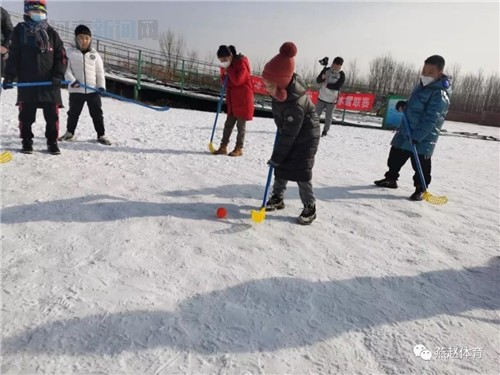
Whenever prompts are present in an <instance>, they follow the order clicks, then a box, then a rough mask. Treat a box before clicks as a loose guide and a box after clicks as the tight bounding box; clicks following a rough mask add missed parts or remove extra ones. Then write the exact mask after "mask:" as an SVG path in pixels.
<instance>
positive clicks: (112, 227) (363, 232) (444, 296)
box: [0, 90, 500, 374]
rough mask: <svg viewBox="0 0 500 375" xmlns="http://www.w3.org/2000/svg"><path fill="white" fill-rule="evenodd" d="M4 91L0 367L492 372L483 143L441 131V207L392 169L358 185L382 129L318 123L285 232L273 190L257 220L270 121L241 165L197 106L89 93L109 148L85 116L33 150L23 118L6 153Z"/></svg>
mask: <svg viewBox="0 0 500 375" xmlns="http://www.w3.org/2000/svg"><path fill="white" fill-rule="evenodd" d="M15 96H16V93H15V90H8V91H4V92H3V93H2V97H1V100H2V105H1V109H2V125H1V132H2V148H3V149H7V150H12V151H13V153H14V159H13V160H12V161H11V162H9V163H7V164H3V165H1V166H0V168H1V172H2V179H1V181H2V186H1V190H2V212H1V221H2V226H1V229H2V266H1V270H2V364H1V372H2V373H4V374H15V373H60V374H69V373H144V374H173V373H216V372H217V373H227V374H230V373H241V374H243V373H254V374H257V373H260V374H266V373H267V374H269V373H327V372H332V373H342V374H367V373H370V374H373V373H388V374H392V373H398V374H402V373H405V374H407V373H414V374H421V373H423V372H424V371H425V372H427V371H428V372H430V373H436V374H438V373H439V374H469V373H478V374H479V373H481V374H493V373H498V369H499V359H498V358H499V354H500V352H499V347H500V345H499V327H500V326H499V323H500V319H499V315H498V313H499V309H500V296H499V289H498V285H499V283H498V282H499V270H500V261H499V258H498V255H499V254H498V249H499V194H498V192H499V143H498V142H492V141H483V140H477V139H468V138H460V137H446V136H442V137H441V138H440V139H439V144H438V146H437V150H436V153H435V154H434V157H433V182H432V184H431V186H430V191H431V192H433V193H434V194H438V195H441V194H444V195H447V196H448V198H449V203H448V204H447V205H444V206H432V205H430V204H428V203H426V202H411V201H409V200H408V199H407V198H408V197H409V195H410V194H411V193H412V192H413V186H412V178H411V176H412V174H413V171H412V170H411V166H410V163H408V165H407V166H405V168H404V170H403V171H402V176H401V178H400V188H399V189H397V190H389V189H381V188H376V187H374V186H373V185H372V183H373V180H375V179H379V178H382V177H383V174H384V172H385V171H386V159H387V156H388V152H389V147H390V146H389V142H390V140H391V137H392V136H393V134H392V132H387V131H381V130H376V129H374V130H371V129H362V128H354V127H342V126H332V129H331V131H330V133H329V136H328V137H327V138H322V139H321V142H320V148H319V151H318V154H317V158H316V165H315V168H314V177H313V184H314V188H315V194H316V198H317V211H318V218H317V220H316V221H315V222H314V223H313V224H312V225H311V226H306V227H303V226H299V225H297V224H296V223H295V220H296V218H297V216H298V215H299V214H300V212H301V209H302V205H301V202H300V199H299V196H298V190H297V187H296V184H294V183H290V185H289V189H288V190H287V194H286V205H287V206H286V209H285V210H282V211H279V212H277V213H268V214H267V216H266V220H265V221H264V222H263V223H261V224H255V223H252V222H251V220H250V210H251V209H258V208H259V207H260V204H261V201H262V195H263V191H264V183H265V180H266V176H267V166H266V161H267V160H268V159H269V157H270V155H271V152H272V144H273V140H274V135H275V126H274V123H273V120H272V119H261V118H256V119H254V120H253V121H252V122H250V123H248V125H247V129H248V132H247V137H246V144H245V149H244V156H243V157H239V158H231V157H227V156H214V155H210V154H209V152H208V141H209V137H210V133H211V128H212V125H213V121H214V117H215V114H213V113H207V112H197V111H189V110H182V109H171V110H169V111H168V112H163V113H162V112H155V111H152V110H148V109H146V108H142V107H140V106H135V105H133V104H127V103H122V102H117V101H114V100H112V99H108V98H104V99H103V108H104V113H105V121H106V131H107V135H108V136H109V137H110V138H111V139H112V140H113V141H114V144H113V145H112V146H111V147H107V146H102V145H100V144H98V143H96V141H95V138H96V135H95V131H94V129H93V126H92V123H91V119H90V117H89V115H88V112H87V109H84V111H83V113H82V117H81V119H80V123H79V125H78V128H77V133H76V134H77V139H76V140H75V141H73V142H64V143H62V142H61V143H60V148H61V152H62V154H61V155H60V156H53V155H49V154H47V153H46V151H45V148H46V147H45V138H44V122H43V116H42V113H41V111H39V112H38V114H37V123H36V124H35V125H34V127H33V129H34V133H35V136H36V138H35V140H34V141H35V143H34V148H35V152H34V154H32V155H24V154H21V153H19V152H16V150H18V149H19V148H20V139H19V138H18V131H17V107H15V105H14V103H15ZM63 99H64V102H65V103H68V96H67V93H66V91H63ZM66 111H67V108H65V109H64V110H61V112H60V115H61V116H60V117H61V133H63V132H64V130H65V123H66ZM224 120H225V116H224V115H223V116H220V118H219V124H218V127H217V133H216V144H218V141H219V140H220V137H221V135H222V127H223V122H224ZM445 128H446V129H448V130H449V131H453V130H454V129H457V130H467V131H470V132H480V133H484V132H489V133H490V134H489V135H493V136H496V137H498V136H499V134H498V133H499V131H498V129H494V128H482V127H476V126H473V125H465V124H456V123H451V122H446V123H445ZM234 139H235V134H233V136H232V142H233V143H231V145H230V147H232V146H234ZM218 207H225V208H226V209H227V210H228V216H227V218H225V219H217V218H216V210H217V208H218ZM416 345H424V346H426V347H427V348H428V349H429V351H430V352H432V354H433V357H432V358H431V359H430V360H428V361H426V360H424V359H422V358H421V357H418V356H415V354H414V352H413V349H414V347H415V346H416ZM454 348H457V349H460V350H461V351H460V353H462V355H461V356H462V357H463V358H457V357H456V356H454V355H453V353H451V354H450V356H449V358H446V352H447V351H448V352H449V353H450V350H451V352H453V350H452V349H454ZM465 349H468V350H469V351H468V352H467V353H468V354H469V356H467V355H463V354H464V353H466V352H465ZM479 357H480V358H479Z"/></svg>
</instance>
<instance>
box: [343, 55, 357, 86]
mask: <svg viewBox="0 0 500 375" xmlns="http://www.w3.org/2000/svg"><path fill="white" fill-rule="evenodd" d="M358 74H359V69H358V60H357V59H353V60H350V61H349V63H348V64H347V69H346V71H345V75H346V77H347V79H346V85H347V86H349V87H354V86H356V80H357V79H358Z"/></svg>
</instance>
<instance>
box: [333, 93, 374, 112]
mask: <svg viewBox="0 0 500 375" xmlns="http://www.w3.org/2000/svg"><path fill="white" fill-rule="evenodd" d="M373 104H375V95H373V94H363V93H347V92H341V93H340V96H339V98H338V100H337V105H336V106H335V108H336V109H346V110H348V111H360V112H367V111H371V110H372V108H373Z"/></svg>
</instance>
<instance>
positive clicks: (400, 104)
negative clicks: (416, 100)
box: [396, 100, 406, 112]
mask: <svg viewBox="0 0 500 375" xmlns="http://www.w3.org/2000/svg"><path fill="white" fill-rule="evenodd" d="M405 109H406V100H400V101H399V102H397V103H396V111H398V112H403V111H404V110H405Z"/></svg>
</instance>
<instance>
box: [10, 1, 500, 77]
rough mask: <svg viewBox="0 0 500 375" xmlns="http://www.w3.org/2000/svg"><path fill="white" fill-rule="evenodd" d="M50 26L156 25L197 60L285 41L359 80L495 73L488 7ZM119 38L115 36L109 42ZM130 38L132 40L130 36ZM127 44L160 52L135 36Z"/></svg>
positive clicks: (101, 10) (140, 16)
mask: <svg viewBox="0 0 500 375" xmlns="http://www.w3.org/2000/svg"><path fill="white" fill-rule="evenodd" d="M47 4H48V10H49V18H50V19H51V20H52V21H57V22H67V23H70V24H74V23H75V22H78V21H81V20H88V21H90V22H93V23H94V25H97V24H98V22H101V25H102V22H104V21H107V22H109V24H110V25H111V24H112V23H113V22H114V23H116V21H118V22H120V23H121V24H123V23H124V22H125V23H126V21H128V20H131V21H133V22H138V21H139V20H148V21H149V20H153V21H157V22H158V28H159V32H160V33H161V32H164V31H166V30H167V29H168V28H170V29H171V30H173V31H175V32H177V33H179V34H182V35H183V37H184V39H185V40H186V43H187V47H188V48H190V49H195V50H198V51H199V54H200V56H201V57H204V56H207V55H208V54H214V55H215V52H216V50H217V48H218V46H219V45H220V44H233V45H235V46H236V47H237V49H238V50H239V51H240V52H242V53H243V54H245V55H247V56H248V57H249V58H250V61H251V62H254V63H257V62H258V61H266V60H267V59H269V58H271V57H272V56H274V55H275V54H276V53H277V52H278V49H279V46H280V45H281V43H282V42H284V41H293V42H294V43H296V44H297V47H298V55H297V64H298V65H299V66H311V65H314V64H316V65H318V68H319V64H318V62H317V60H319V59H320V58H322V57H324V56H329V57H330V58H331V59H332V58H333V57H335V56H342V57H343V58H344V60H345V63H346V65H347V64H348V62H349V61H352V60H353V59H356V60H357V63H358V66H359V68H360V69H361V71H362V72H363V73H366V72H367V69H368V64H369V61H370V60H371V59H372V58H373V57H376V56H380V55H384V54H387V53H390V54H391V55H392V56H393V57H394V58H396V59H397V60H400V61H404V62H408V63H411V64H414V65H415V66H416V67H419V66H421V65H422V62H423V60H424V59H425V58H426V57H428V56H430V55H432V54H440V55H442V56H443V57H444V58H445V59H446V62H447V64H448V65H451V64H454V63H456V64H460V65H461V67H462V72H471V71H472V72H476V71H478V70H479V69H480V68H482V69H483V70H484V72H485V73H487V74H490V73H495V72H498V71H499V70H500V58H499V48H500V47H499V45H500V39H499V34H500V24H499V19H500V6H499V3H498V2H497V1H489V2H477V1H475V2H451V1H442V2H428V1H421V2H406V1H398V2H394V1H391V2H373V1H364V2H333V1H329V2H312V1H295V2H285V1H277V2H261V1H252V2H241V1H233V2H213V1H199V2H192V1H183V2H173V1H156V2H151V1H150V2H140V1H123V0H122V1H118V0H117V1H114V0H111V1H104V2H87V1H76V0H74V1H72V0H68V1H56V0H48V2H47ZM3 6H4V8H6V9H7V10H9V11H15V12H18V13H21V12H22V9H23V2H22V1H15V2H12V1H3ZM113 36H114V37H115V38H116V33H115V34H114V35H113ZM129 36H132V35H129ZM121 40H122V41H124V42H129V43H133V44H140V45H143V46H145V47H148V48H154V49H157V48H158V42H157V41H156V40H152V39H143V40H138V38H137V34H136V35H134V36H132V40H131V39H130V38H126V37H124V38H121Z"/></svg>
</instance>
